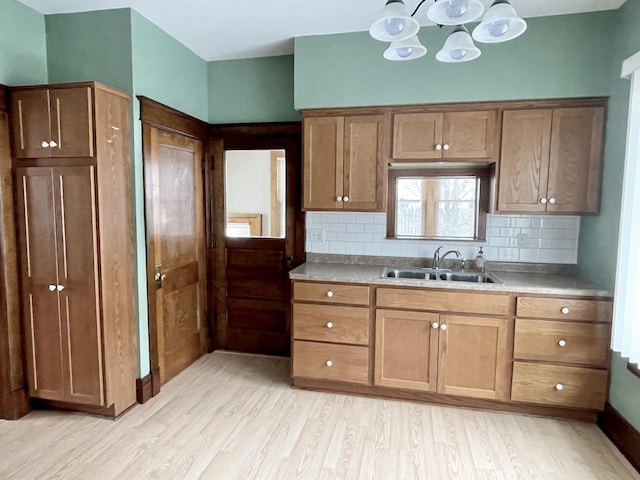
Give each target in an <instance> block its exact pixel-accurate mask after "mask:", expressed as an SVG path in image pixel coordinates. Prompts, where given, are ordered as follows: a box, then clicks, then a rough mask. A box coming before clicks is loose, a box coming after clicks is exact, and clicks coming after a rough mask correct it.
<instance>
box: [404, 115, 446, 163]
mask: <svg viewBox="0 0 640 480" xmlns="http://www.w3.org/2000/svg"><path fill="white" fill-rule="evenodd" d="M442 120H443V117H442V113H440V112H436V113H396V114H394V115H393V140H392V141H393V155H392V156H393V159H394V160H430V159H437V158H441V157H442ZM438 145H440V148H437V146H438Z"/></svg>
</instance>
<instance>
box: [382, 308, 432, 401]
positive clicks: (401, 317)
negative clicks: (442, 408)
mask: <svg viewBox="0 0 640 480" xmlns="http://www.w3.org/2000/svg"><path fill="white" fill-rule="evenodd" d="M438 327H439V316H438V314H436V313H426V312H406V311H404V312H403V311H396V310H382V309H378V310H376V343H375V345H376V347H375V348H376V350H375V371H374V383H375V384H376V385H382V386H385V387H396V388H405V389H410V390H422V391H427V392H435V391H436V379H437V372H438V332H439V330H438Z"/></svg>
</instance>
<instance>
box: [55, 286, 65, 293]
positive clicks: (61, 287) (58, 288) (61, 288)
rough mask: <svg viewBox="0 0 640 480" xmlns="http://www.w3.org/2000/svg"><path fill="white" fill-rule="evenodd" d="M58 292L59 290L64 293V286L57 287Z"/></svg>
mask: <svg viewBox="0 0 640 480" xmlns="http://www.w3.org/2000/svg"><path fill="white" fill-rule="evenodd" d="M56 290H58V291H59V292H61V291H63V290H64V285H58V286H57V287H56Z"/></svg>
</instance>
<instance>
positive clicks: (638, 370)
mask: <svg viewBox="0 0 640 480" xmlns="http://www.w3.org/2000/svg"><path fill="white" fill-rule="evenodd" d="M627 370H629V371H630V372H631V373H633V374H634V375H635V376H636V377H638V378H640V365H638V364H637V363H629V362H627Z"/></svg>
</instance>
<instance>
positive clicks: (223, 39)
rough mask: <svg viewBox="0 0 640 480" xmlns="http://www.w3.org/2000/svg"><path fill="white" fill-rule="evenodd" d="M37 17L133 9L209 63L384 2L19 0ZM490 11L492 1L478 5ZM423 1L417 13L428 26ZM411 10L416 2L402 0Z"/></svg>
mask: <svg viewBox="0 0 640 480" xmlns="http://www.w3.org/2000/svg"><path fill="white" fill-rule="evenodd" d="M19 1H20V2H22V3H24V4H25V5H28V6H30V7H31V8H33V9H35V10H37V11H38V12H40V13H44V14H52V13H71V12H85V11H91V10H108V9H112V8H123V7H131V8H133V9H135V10H136V11H137V12H138V13H140V14H142V15H143V16H144V17H146V18H147V19H148V20H150V21H151V22H153V23H154V24H156V25H157V26H158V27H160V28H161V29H162V30H164V31H165V32H167V33H168V34H169V35H171V36H172V37H174V38H176V39H177V40H178V41H180V42H181V43H182V44H184V45H185V46H187V47H188V48H189V49H191V50H192V51H194V52H195V53H196V54H198V55H199V56H200V57H202V58H203V59H205V60H207V61H211V60H228V59H235V58H251V57H265V56H273V55H286V54H291V53H293V38H294V37H299V36H305V35H322V34H329V33H345V32H358V31H365V30H368V29H369V25H370V24H371V22H372V21H373V20H374V19H375V18H376V17H377V15H378V14H379V13H380V11H381V10H382V7H383V6H384V4H385V0H271V1H265V0H181V1H176V0H90V1H87V0H19ZM482 1H483V3H484V4H485V6H487V7H488V6H489V5H490V3H491V0H482ZM624 2H625V0H512V5H513V6H514V7H515V9H516V11H517V12H518V14H520V15H521V16H523V17H540V16H547V15H561V14H568V13H579V12H590V11H598V10H612V9H616V8H619V7H620V6H621V5H622V4H623V3H624ZM430 3H431V2H430V1H429V2H426V4H425V5H423V6H422V7H421V9H420V11H419V12H418V15H417V18H418V20H419V21H420V23H421V24H422V25H429V22H428V21H427V19H426V10H427V7H428V5H429V4H430ZM405 4H406V5H407V7H408V8H409V9H410V10H413V9H414V8H415V6H416V5H417V4H418V0H405Z"/></svg>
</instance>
